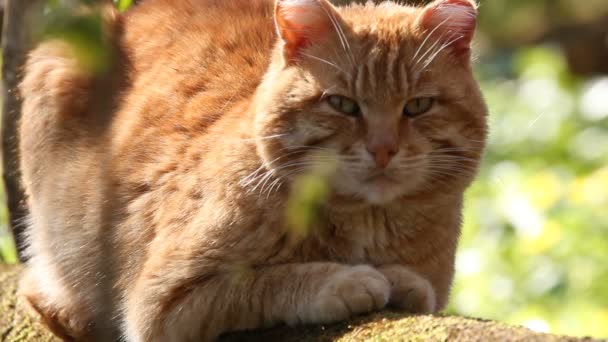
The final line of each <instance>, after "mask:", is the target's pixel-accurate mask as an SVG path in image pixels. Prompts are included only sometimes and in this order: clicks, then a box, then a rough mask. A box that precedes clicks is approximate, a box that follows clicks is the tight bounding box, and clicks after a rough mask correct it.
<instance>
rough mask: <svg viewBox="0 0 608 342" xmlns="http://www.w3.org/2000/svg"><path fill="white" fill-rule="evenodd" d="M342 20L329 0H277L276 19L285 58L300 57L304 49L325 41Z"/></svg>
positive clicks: (289, 59)
mask: <svg viewBox="0 0 608 342" xmlns="http://www.w3.org/2000/svg"><path fill="white" fill-rule="evenodd" d="M338 20H339V14H338V13H337V12H336V10H335V9H334V8H333V6H332V5H331V4H330V3H329V2H327V0H277V1H276V6H275V22H276V26H277V30H278V32H279V35H280V37H281V39H282V41H283V43H284V45H283V54H284V56H285V59H286V60H288V61H292V60H295V59H298V57H300V55H299V54H300V52H301V51H302V49H304V48H306V47H308V46H310V45H312V44H314V43H316V42H318V41H320V40H322V39H323V38H324V37H325V36H326V35H327V34H328V32H330V31H331V29H332V27H333V26H334V25H336V24H337V21H338Z"/></svg>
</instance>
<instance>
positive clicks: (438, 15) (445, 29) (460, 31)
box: [422, 0, 477, 52]
mask: <svg viewBox="0 0 608 342" xmlns="http://www.w3.org/2000/svg"><path fill="white" fill-rule="evenodd" d="M422 22H423V25H424V26H425V27H426V28H427V29H428V30H436V32H437V33H435V34H438V36H440V37H441V38H440V39H442V40H443V41H444V43H445V44H448V43H449V44H450V45H451V46H452V47H453V48H454V50H455V51H456V52H467V51H469V50H470V46H471V40H473V34H474V33H475V27H476V25H477V8H476V5H475V3H474V2H473V1H472V0H439V1H435V2H433V3H431V4H430V5H429V6H428V7H427V9H426V10H425V12H424V13H423V18H422Z"/></svg>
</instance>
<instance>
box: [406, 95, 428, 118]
mask: <svg viewBox="0 0 608 342" xmlns="http://www.w3.org/2000/svg"><path fill="white" fill-rule="evenodd" d="M434 104H435V99H434V98H432V97H418V98H415V99H413V100H410V101H409V102H408V103H406V104H405V108H404V109H403V115H405V116H407V117H410V118H414V117H417V116H419V115H422V114H424V113H426V112H428V111H429V110H431V108H433V105H434Z"/></svg>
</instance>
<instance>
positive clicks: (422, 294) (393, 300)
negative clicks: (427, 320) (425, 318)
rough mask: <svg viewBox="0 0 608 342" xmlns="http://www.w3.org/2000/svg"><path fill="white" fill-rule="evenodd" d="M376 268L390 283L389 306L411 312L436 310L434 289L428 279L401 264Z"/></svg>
mask: <svg viewBox="0 0 608 342" xmlns="http://www.w3.org/2000/svg"><path fill="white" fill-rule="evenodd" d="M378 270H379V271H380V272H382V274H384V275H385V276H386V278H387V279H388V280H389V282H390V284H391V296H390V300H389V305H390V306H391V307H394V308H396V309H400V310H405V311H408V312H412V313H432V312H435V311H436V310H437V299H436V296H435V290H434V289H433V286H432V285H431V283H430V282H429V281H428V280H426V279H425V278H423V277H422V276H420V275H418V274H417V273H415V272H413V271H411V270H410V269H408V268H407V267H405V266H401V265H387V266H382V267H379V268H378Z"/></svg>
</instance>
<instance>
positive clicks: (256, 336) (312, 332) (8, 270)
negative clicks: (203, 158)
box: [0, 264, 594, 342]
mask: <svg viewBox="0 0 608 342" xmlns="http://www.w3.org/2000/svg"><path fill="white" fill-rule="evenodd" d="M20 270H21V267H19V266H6V265H4V266H3V265H1V264H0V341H35V342H38V341H41V342H45V341H58V340H57V339H56V338H54V337H52V336H51V335H50V334H49V333H48V332H47V331H46V330H45V329H44V327H42V326H41V325H40V324H39V323H38V322H37V321H36V320H35V319H33V318H31V317H30V316H29V315H28V314H27V312H26V311H27V310H25V308H24V305H23V303H21V302H20V301H19V299H18V298H17V283H18V279H19V273H20ZM222 341H223V342H230V341H234V342H237V341H238V342H241V341H242V342H247V341H264V342H271V341H281V342H295V341H298V342H299V341H303V342H317V341H318V342H330V341H331V342H334V341H335V342H351V341H369V342H385V341H386V342H389V341H391V342H392V341H412V342H423V341H424V342H426V341H431V342H434V341H437V342H443V341H549V342H552V341H555V342H562V341H564V342H565V341H594V340H592V339H590V338H584V339H578V338H570V337H560V336H554V335H547V334H539V333H535V332H532V331H530V330H528V329H526V328H523V327H515V326H509V325H506V324H503V323H498V322H492V321H484V320H479V319H471V318H464V317H454V316H408V315H405V314H403V313H396V312H390V311H386V312H379V313H375V314H371V315H368V316H361V317H356V318H354V319H352V320H350V321H348V322H342V323H338V324H332V325H321V326H306V327H298V328H289V327H278V328H274V329H268V330H262V331H253V332H243V333H235V334H230V335H227V336H225V337H224V338H222Z"/></svg>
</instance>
